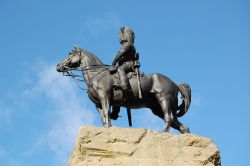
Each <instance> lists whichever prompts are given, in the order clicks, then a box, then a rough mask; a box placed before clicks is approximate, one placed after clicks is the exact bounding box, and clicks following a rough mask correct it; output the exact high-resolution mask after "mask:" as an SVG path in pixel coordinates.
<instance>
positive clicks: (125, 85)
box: [118, 64, 130, 91]
mask: <svg viewBox="0 0 250 166" xmlns="http://www.w3.org/2000/svg"><path fill="white" fill-rule="evenodd" d="M129 68H130V66H129V65H128V64H123V65H121V66H120V67H119V68H118V74H119V76H120V80H121V87H122V89H123V90H125V91H126V90H128V86H129V81H128V77H127V74H126V71H127V70H128V69H129Z"/></svg>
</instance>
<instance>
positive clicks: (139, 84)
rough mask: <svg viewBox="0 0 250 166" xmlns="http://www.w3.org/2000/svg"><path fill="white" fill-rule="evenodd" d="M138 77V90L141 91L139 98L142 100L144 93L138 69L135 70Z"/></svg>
mask: <svg viewBox="0 0 250 166" xmlns="http://www.w3.org/2000/svg"><path fill="white" fill-rule="evenodd" d="M135 72H136V76H137V84H138V90H139V98H140V99H142V93H141V83H140V73H139V69H138V67H136V68H135Z"/></svg>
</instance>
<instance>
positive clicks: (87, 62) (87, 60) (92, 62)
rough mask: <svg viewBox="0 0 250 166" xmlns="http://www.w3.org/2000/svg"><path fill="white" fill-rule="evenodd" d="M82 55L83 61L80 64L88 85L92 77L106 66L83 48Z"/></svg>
mask: <svg viewBox="0 0 250 166" xmlns="http://www.w3.org/2000/svg"><path fill="white" fill-rule="evenodd" d="M82 56H84V58H83V59H84V61H82V63H81V66H82V68H83V69H84V71H83V72H84V78H85V80H86V82H87V84H88V85H90V84H92V80H93V77H95V76H97V75H99V74H102V73H103V72H104V71H107V68H106V67H105V66H104V64H103V63H102V62H101V60H100V59H98V58H97V57H96V56H95V55H94V54H92V53H89V52H87V51H85V50H83V52H82Z"/></svg>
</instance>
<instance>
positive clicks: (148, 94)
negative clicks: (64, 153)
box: [57, 32, 191, 133]
mask: <svg viewBox="0 0 250 166" xmlns="http://www.w3.org/2000/svg"><path fill="white" fill-rule="evenodd" d="M129 33H130V32H129ZM129 42H130V43H127V44H126V43H125V44H126V45H129V48H132V49H131V50H132V51H131V52H132V53H133V55H134V53H136V51H135V49H134V46H133V45H132V44H133V43H132V42H131V40H130V41H129ZM125 44H124V45H125ZM124 45H123V47H127V46H124ZM123 47H122V49H123ZM116 57H121V56H119V53H118V56H116ZM115 59H117V58H115ZM118 59H119V58H118ZM133 60H135V59H132V60H131V62H132V61H133ZM113 62H114V63H113V64H115V63H117V62H118V63H119V61H117V60H114V61H113ZM124 62H127V61H124ZM123 64H126V63H120V66H119V67H121V66H123ZM131 64H132V63H131ZM128 66H129V67H128V68H130V67H132V69H134V67H133V66H130V64H128ZM119 67H118V72H114V73H112V72H110V69H109V66H107V65H104V64H103V63H102V62H101V60H99V58H98V57H96V56H95V55H94V54H92V53H90V52H88V51H86V50H84V49H81V48H78V47H75V48H74V49H73V50H72V51H71V52H70V53H69V55H68V57H67V58H66V59H65V60H63V61H62V62H61V63H59V64H58V65H57V71H58V72H63V73H65V72H66V73H68V74H70V75H72V74H71V73H70V72H71V70H77V69H80V70H81V71H82V74H83V78H84V81H85V82H86V84H87V88H88V91H87V93H88V96H89V98H90V100H91V101H92V102H93V103H94V104H95V105H96V108H97V110H98V112H99V113H100V116H101V120H102V123H103V125H104V126H105V127H111V119H110V114H111V113H110V109H111V107H112V106H113V107H118V108H119V107H126V108H129V109H138V108H145V107H146V108H149V109H151V110H152V112H153V114H154V115H156V116H158V117H160V118H161V119H163V120H164V122H165V126H164V131H166V132H168V131H169V129H170V127H172V128H174V129H176V130H179V131H180V132H181V133H187V132H189V129H188V128H187V127H185V126H184V125H183V124H182V123H181V122H179V121H178V117H181V116H183V115H184V114H185V113H186V112H187V110H188V108H189V106H190V103H191V89H190V87H189V85H188V84H186V83H183V84H180V85H176V84H175V83H174V82H173V81H172V80H170V79H169V78H168V77H166V76H164V75H162V74H158V73H155V74H150V75H141V74H140V75H139V79H140V88H141V93H142V98H140V97H139V87H138V77H137V76H136V74H133V73H134V71H132V69H129V73H128V75H129V79H128V82H127V83H128V84H126V83H125V84H126V86H127V87H125V86H123V85H121V84H123V83H124V82H123V83H122V80H121V77H122V76H124V75H122V74H124V72H123V71H121V70H123V69H124V71H125V73H127V71H126V70H127V66H126V67H124V68H123V67H121V68H120V69H119ZM119 70H120V71H119ZM130 70H131V71H132V72H130ZM117 73H118V74H117ZM120 76H121V77H120ZM123 81H125V78H124V80H123ZM119 87H122V88H119ZM125 88H129V89H130V90H129V93H124V89H125ZM178 92H180V93H181V95H182V98H183V101H182V104H181V105H180V106H178Z"/></svg>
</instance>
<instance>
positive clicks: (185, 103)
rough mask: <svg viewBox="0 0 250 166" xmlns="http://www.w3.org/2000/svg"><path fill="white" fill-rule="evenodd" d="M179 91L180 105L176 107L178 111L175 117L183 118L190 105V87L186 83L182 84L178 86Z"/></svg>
mask: <svg viewBox="0 0 250 166" xmlns="http://www.w3.org/2000/svg"><path fill="white" fill-rule="evenodd" d="M178 88H179V91H180V92H181V95H182V98H183V100H182V103H181V105H180V106H179V107H178V110H180V111H179V112H178V113H177V114H176V116H177V117H181V116H183V115H184V114H185V113H186V112H187V111H188V108H189V106H190V103H191V89H190V86H189V85H188V84H187V83H182V84H180V85H178Z"/></svg>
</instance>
